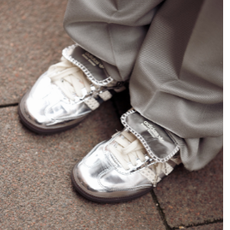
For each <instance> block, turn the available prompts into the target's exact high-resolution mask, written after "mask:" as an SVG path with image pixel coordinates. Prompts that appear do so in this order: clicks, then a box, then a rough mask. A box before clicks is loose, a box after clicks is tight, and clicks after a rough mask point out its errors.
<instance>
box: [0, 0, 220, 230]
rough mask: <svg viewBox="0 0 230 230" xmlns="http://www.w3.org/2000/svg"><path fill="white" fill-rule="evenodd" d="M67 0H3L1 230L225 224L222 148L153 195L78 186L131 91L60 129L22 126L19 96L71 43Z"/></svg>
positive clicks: (208, 228)
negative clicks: (100, 196) (115, 199)
mask: <svg viewBox="0 0 230 230" xmlns="http://www.w3.org/2000/svg"><path fill="white" fill-rule="evenodd" d="M66 4H67V1H66V0H55V1H47V0H21V1H18V0H10V1H9V0H1V1H0V41H1V42H0V50H1V55H0V114H1V115H0V154H1V158H0V230H6V229H17V230H19V229H22V230H24V229H64V230H68V229H138V230H139V229H154V230H169V229H189V230H219V229H223V154H222V152H221V153H219V154H218V155H217V156H216V157H215V159H213V160H212V161H211V162H210V163H209V164H208V165H207V166H206V167H205V168H203V169H201V170H200V171H194V172H189V171H187V170H186V169H185V168H184V167H183V165H180V166H179V167H177V168H176V169H175V170H174V171H173V173H172V174H170V175H169V176H168V177H166V178H165V179H164V180H163V181H162V182H161V183H159V184H158V186H157V187H156V188H154V189H153V190H152V192H151V193H149V194H147V195H145V196H143V197H141V198H139V199H136V200H133V201H130V202H127V203H120V204H113V205H110V204H96V203H92V202H90V201H87V200H86V199H84V198H83V197H81V196H80V195H79V194H77V193H76V192H75V191H74V190H73V186H72V184H71V180H70V172H71V170H72V168H73V166H74V165H75V164H76V163H77V162H78V161H80V160H81V159H82V157H83V156H84V155H85V154H86V153H88V152H89V151H90V150H91V149H92V148H93V147H94V146H95V145H96V144H97V143H98V142H100V141H103V140H105V139H108V138H110V136H111V135H112V134H113V133H114V132H115V130H116V129H117V130H120V129H121V128H122V126H121V124H120V115H121V114H122V113H123V112H126V111H127V110H128V109H129V108H130V103H129V95H128V92H127V91H124V92H122V93H120V94H117V95H116V96H115V97H114V98H113V99H112V100H110V101H107V102H105V103H104V104H103V105H102V106H101V107H100V108H99V109H98V110H96V111H94V112H93V113H92V114H91V115H90V116H89V117H88V118H87V119H85V120H84V122H82V123H81V124H80V125H78V126H77V127H75V128H73V129H71V130H69V131H66V132H62V133H60V134H55V135H50V136H42V135H36V134H34V133H32V132H30V131H29V130H27V129H26V128H25V127H23V125H22V124H21V123H20V120H19V117H18V114H17V109H18V103H19V101H20V98H21V97H22V95H23V94H24V93H25V92H26V91H27V90H28V89H29V88H30V87H31V86H32V85H33V84H34V82H35V81H36V79H37V78H38V77H39V75H40V74H42V73H43V72H44V71H45V70H46V69H47V68H48V67H49V66H50V65H51V64H54V63H56V62H58V61H59V59H60V56H61V50H62V49H63V48H65V47H66V46H68V45H71V44H72V43H73V42H72V41H71V39H70V38H69V37H68V36H67V35H66V33H65V32H64V29H63V26H62V20H63V16H64V12H65V8H66Z"/></svg>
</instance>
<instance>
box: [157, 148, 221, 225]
mask: <svg viewBox="0 0 230 230" xmlns="http://www.w3.org/2000/svg"><path fill="white" fill-rule="evenodd" d="M154 192H155V194H156V196H157V198H158V201H159V203H160V207H161V208H162V209H163V212H164V213H165V217H166V221H167V223H168V224H169V226H170V227H178V226H191V225H197V224H199V223H207V222H213V221H215V220H222V218H223V153H222V152H221V153H219V154H218V155H217V156H216V157H215V159H213V160H212V161H211V162H210V163H209V164H208V165H207V166H206V167H205V168H203V169H201V170H199V171H194V172H189V171H187V170H186V169H185V168H184V167H183V165H180V166H179V167H177V168H176V169H175V170H174V172H172V174H170V175H169V176H168V177H166V178H165V179H164V180H163V181H162V182H161V183H159V184H158V186H157V188H155V189H154Z"/></svg>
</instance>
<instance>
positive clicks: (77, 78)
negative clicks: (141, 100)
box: [19, 45, 121, 134]
mask: <svg viewBox="0 0 230 230" xmlns="http://www.w3.org/2000/svg"><path fill="white" fill-rule="evenodd" d="M91 59H92V60H91ZM93 61H94V62H96V64H94V63H93ZM82 63H83V64H82ZM86 66H87V67H86ZM96 75H99V78H101V79H102V80H97V79H96V78H94V76H96ZM102 75H105V76H102ZM118 83H119V84H118ZM120 85H121V84H120V82H116V81H115V80H113V79H112V78H111V77H107V74H106V71H105V70H104V67H103V65H102V63H101V62H100V60H98V59H96V58H95V57H94V56H93V55H91V54H89V53H88V52H86V51H85V50H83V49H82V48H80V47H79V46H76V45H74V46H71V47H68V48H66V49H64V50H63V57H62V58H61V62H59V63H57V64H55V65H52V66H50V67H49V69H48V70H47V72H45V73H44V74H43V75H41V76H40V77H39V79H38V80H37V82H36V83H35V84H34V86H33V87H32V89H31V90H30V91H28V92H27V93H26V94H25V95H24V96H23V98H22V100H21V102H20V104H19V116H20V119H21V121H22V123H23V124H24V125H26V126H27V127H28V128H29V129H31V130H32V131H34V132H36V133H39V134H52V133H56V132H59V131H64V130H67V129H69V128H72V127H74V126H76V125H77V124H78V123H79V122H81V121H82V120H83V119H84V118H85V117H86V116H87V115H88V114H89V113H91V112H92V111H93V110H95V109H97V108H98V107H99V106H100V104H101V103H102V102H104V101H106V100H108V99H110V98H111V97H112V95H113V93H114V92H115V91H119V89H121V86H120ZM114 90H115V91H114Z"/></svg>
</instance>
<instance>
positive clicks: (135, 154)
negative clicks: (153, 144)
mask: <svg viewBox="0 0 230 230" xmlns="http://www.w3.org/2000/svg"><path fill="white" fill-rule="evenodd" d="M108 149H109V150H110V151H111V152H112V154H113V155H114V156H115V157H116V158H117V160H118V161H119V162H120V164H121V165H122V167H123V168H124V169H126V170H128V169H130V167H129V164H132V165H133V166H135V165H136V164H137V159H139V160H140V161H142V162H144V161H145V155H146V151H145V148H144V147H143V145H142V144H141V143H140V141H139V140H138V139H136V137H135V136H133V135H132V134H131V133H128V132H127V131H123V132H122V133H121V134H120V135H119V136H117V137H116V138H115V139H114V141H113V142H112V143H111V144H110V145H109V146H108Z"/></svg>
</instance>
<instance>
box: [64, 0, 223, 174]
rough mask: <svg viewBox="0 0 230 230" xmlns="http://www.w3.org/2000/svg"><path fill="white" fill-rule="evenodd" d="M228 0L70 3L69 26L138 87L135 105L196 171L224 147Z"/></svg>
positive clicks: (120, 77) (133, 91)
mask: <svg viewBox="0 0 230 230" xmlns="http://www.w3.org/2000/svg"><path fill="white" fill-rule="evenodd" d="M222 5H223V3H222V1H220V0H206V1H205V0H196V1H194V0H186V1H184V0H166V1H161V0H144V1H139V0H132V1H125V0H123V1H119V0H97V1H83V0H70V1H69V2H68V6H67V10H66V14H65V18H64V27H65V29H66V31H67V33H68V34H69V35H70V37H71V38H72V39H73V40H74V41H75V42H77V43H78V44H79V45H80V46H82V47H83V48H84V49H86V50H87V51H89V52H90V53H92V54H94V55H95V56H97V57H99V58H100V59H102V60H103V61H104V65H105V67H106V69H107V71H108V72H109V74H110V75H111V76H112V77H113V78H115V79H116V80H118V81H126V80H129V81H130V85H129V90H130V96H131V104H132V106H133V107H134V108H135V109H136V110H137V111H138V112H139V113H141V114H142V115H143V116H144V117H146V118H148V119H149V120H151V121H153V122H155V123H157V124H158V125H160V126H162V127H164V128H166V129H168V130H170V131H171V132H172V134H173V135H174V136H175V138H176V139H177V141H178V142H179V144H180V147H181V153H180V154H181V158H182V162H183V163H184V165H185V167H186V168H187V169H189V170H197V169H200V168H202V167H204V166H205V165H206V164H207V163H208V162H209V161H210V160H211V159H212V158H213V157H214V156H215V155H216V154H217V153H218V152H219V151H220V150H221V148H222V126H223V125H222V117H223V115H222V110H223V109H222V101H223V99H222V85H223V80H222V65H223V64H222V50H223V48H222V34H223V31H222V28H223V26H222V11H223V9H222V8H223V6H222Z"/></svg>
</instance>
